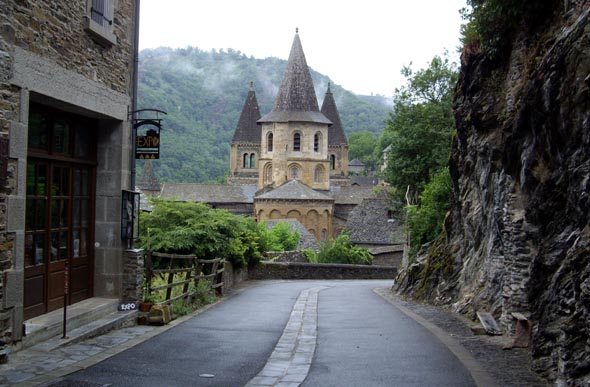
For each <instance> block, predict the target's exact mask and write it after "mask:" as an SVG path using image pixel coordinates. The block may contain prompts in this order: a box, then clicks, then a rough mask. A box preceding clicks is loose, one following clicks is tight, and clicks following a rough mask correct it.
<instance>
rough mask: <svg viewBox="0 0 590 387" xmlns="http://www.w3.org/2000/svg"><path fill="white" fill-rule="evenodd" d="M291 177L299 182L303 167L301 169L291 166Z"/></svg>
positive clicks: (297, 166)
mask: <svg viewBox="0 0 590 387" xmlns="http://www.w3.org/2000/svg"><path fill="white" fill-rule="evenodd" d="M289 176H290V177H291V180H299V179H300V178H301V167H299V165H292V166H290V167H289Z"/></svg>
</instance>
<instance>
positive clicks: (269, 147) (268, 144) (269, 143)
mask: <svg viewBox="0 0 590 387" xmlns="http://www.w3.org/2000/svg"><path fill="white" fill-rule="evenodd" d="M272 137H273V136H272V132H270V133H269V134H268V135H267V136H266V150H267V152H272Z"/></svg>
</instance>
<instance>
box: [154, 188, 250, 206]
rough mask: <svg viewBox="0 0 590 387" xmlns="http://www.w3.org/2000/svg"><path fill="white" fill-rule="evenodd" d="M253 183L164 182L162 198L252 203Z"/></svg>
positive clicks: (203, 201) (204, 201)
mask: <svg viewBox="0 0 590 387" xmlns="http://www.w3.org/2000/svg"><path fill="white" fill-rule="evenodd" d="M255 193H256V186H255V185H237V184H189V183H164V185H163V186H162V194H161V195H160V196H161V197H163V198H167V199H171V198H177V199H179V200H182V201H186V202H200V203H254V194H255Z"/></svg>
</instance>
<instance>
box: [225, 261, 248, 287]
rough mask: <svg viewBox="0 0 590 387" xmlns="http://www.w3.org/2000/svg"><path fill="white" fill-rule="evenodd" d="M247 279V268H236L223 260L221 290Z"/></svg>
mask: <svg viewBox="0 0 590 387" xmlns="http://www.w3.org/2000/svg"><path fill="white" fill-rule="evenodd" d="M247 280H248V269H243V268H240V269H236V268H235V267H234V265H232V264H231V262H227V261H226V262H225V265H224V270H223V291H224V292H225V291H226V290H228V289H231V288H234V287H236V286H238V285H239V284H240V283H242V282H244V281H247Z"/></svg>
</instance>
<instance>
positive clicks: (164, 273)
mask: <svg viewBox="0 0 590 387" xmlns="http://www.w3.org/2000/svg"><path fill="white" fill-rule="evenodd" d="M156 259H157V260H158V263H159V265H158V268H157V269H155V268H154V261H155V260H156ZM224 264H225V259H223V258H216V259H199V258H197V256H196V255H179V254H162V253H156V252H151V251H148V252H147V254H146V258H145V279H146V285H147V286H146V287H147V289H146V292H147V293H148V294H153V293H154V292H164V291H165V292H166V293H165V297H164V300H163V301H160V302H158V303H159V304H170V303H172V302H173V301H176V300H179V299H182V298H188V297H189V295H190V292H189V290H190V285H191V283H192V284H193V285H194V286H195V287H197V286H198V284H199V282H200V281H208V283H209V284H210V288H211V289H212V290H215V291H216V292H217V293H218V294H222V293H223V270H224ZM163 266H165V268H162V267H163ZM156 277H160V278H162V279H164V280H165V282H166V284H164V285H159V286H152V283H153V280H154V278H156ZM175 277H176V278H175ZM179 277H180V278H179ZM174 288H181V292H180V294H178V292H176V294H175V295H174V296H173V289H174Z"/></svg>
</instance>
